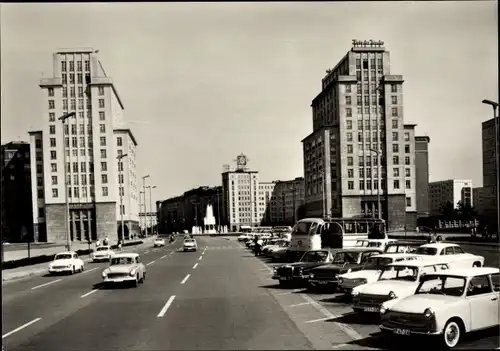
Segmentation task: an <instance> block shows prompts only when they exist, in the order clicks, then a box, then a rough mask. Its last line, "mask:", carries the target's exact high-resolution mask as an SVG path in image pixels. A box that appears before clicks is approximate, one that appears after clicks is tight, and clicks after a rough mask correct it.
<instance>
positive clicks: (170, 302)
mask: <svg viewBox="0 0 500 351" xmlns="http://www.w3.org/2000/svg"><path fill="white" fill-rule="evenodd" d="M174 299H175V295H172V296H170V298H169V299H168V301H167V303H166V304H165V306H163V308H162V309H161V311H160V313H158V316H157V317H158V318H162V317H163V316H164V315H165V313H166V312H167V310H168V308H169V307H170V305H171V304H172V302H174Z"/></svg>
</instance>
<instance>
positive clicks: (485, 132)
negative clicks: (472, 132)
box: [481, 117, 500, 231]
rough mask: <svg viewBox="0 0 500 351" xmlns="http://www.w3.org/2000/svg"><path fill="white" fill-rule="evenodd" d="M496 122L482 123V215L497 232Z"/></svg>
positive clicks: (498, 119)
mask: <svg viewBox="0 0 500 351" xmlns="http://www.w3.org/2000/svg"><path fill="white" fill-rule="evenodd" d="M497 123H500V118H499V117H497ZM496 133H497V131H496V130H495V120H494V119H493V118H492V119H490V120H487V121H485V122H483V123H482V133H481V136H482V150H483V190H482V191H481V195H482V201H481V202H482V204H481V214H482V215H483V217H484V222H485V223H488V224H489V226H490V228H494V229H490V230H492V231H495V230H496V228H497V220H498V219H497V218H498V215H497V214H498V211H500V209H499V208H498V207H497V183H496V177H497V170H498V166H497V164H496V155H495V147H496V143H495V134H496ZM498 152H500V150H498Z"/></svg>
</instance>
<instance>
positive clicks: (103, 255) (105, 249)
mask: <svg viewBox="0 0 500 351" xmlns="http://www.w3.org/2000/svg"><path fill="white" fill-rule="evenodd" d="M114 254H115V253H114V252H113V250H111V246H109V245H107V246H99V247H97V248H96V249H95V251H94V252H93V253H92V261H93V262H100V261H109V260H110V259H111V257H112V256H113V255H114Z"/></svg>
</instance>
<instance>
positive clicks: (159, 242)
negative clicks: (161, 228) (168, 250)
mask: <svg viewBox="0 0 500 351" xmlns="http://www.w3.org/2000/svg"><path fill="white" fill-rule="evenodd" d="M153 246H154V247H162V246H165V239H162V238H156V239H155V240H154V241H153Z"/></svg>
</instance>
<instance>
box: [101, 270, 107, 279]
mask: <svg viewBox="0 0 500 351" xmlns="http://www.w3.org/2000/svg"><path fill="white" fill-rule="evenodd" d="M107 275H108V271H106V270H104V271H102V277H103V278H106V276H107Z"/></svg>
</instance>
